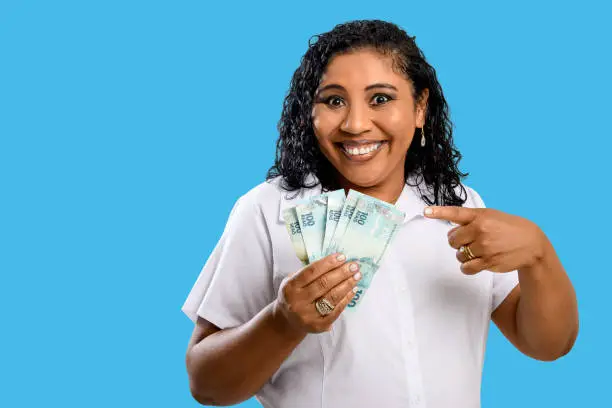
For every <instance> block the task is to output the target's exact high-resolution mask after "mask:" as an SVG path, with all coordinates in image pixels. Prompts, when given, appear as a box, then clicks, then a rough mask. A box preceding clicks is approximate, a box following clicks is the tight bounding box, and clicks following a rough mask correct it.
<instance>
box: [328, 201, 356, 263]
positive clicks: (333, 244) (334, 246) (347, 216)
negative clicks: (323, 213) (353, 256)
mask: <svg viewBox="0 0 612 408" xmlns="http://www.w3.org/2000/svg"><path fill="white" fill-rule="evenodd" d="M358 194H361V193H359V192H358V191H355V190H349V193H348V195H347V196H346V199H345V200H344V205H343V206H342V210H341V212H340V219H339V220H338V224H337V225H336V229H335V230H334V233H333V235H332V238H331V239H330V240H329V244H328V246H327V248H326V250H325V255H331V254H333V253H334V252H338V243H339V242H340V240H341V239H342V236H343V235H344V232H345V231H346V227H347V225H348V224H349V221H350V220H351V217H352V216H353V211H354V210H355V205H356V204H357V199H358V198H359V196H358Z"/></svg>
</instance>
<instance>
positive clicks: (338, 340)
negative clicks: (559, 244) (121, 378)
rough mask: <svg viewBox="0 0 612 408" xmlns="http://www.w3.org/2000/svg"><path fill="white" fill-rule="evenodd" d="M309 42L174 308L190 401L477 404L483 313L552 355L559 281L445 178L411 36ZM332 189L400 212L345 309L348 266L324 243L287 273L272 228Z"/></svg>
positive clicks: (378, 24) (520, 227) (536, 352)
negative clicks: (244, 187)
mask: <svg viewBox="0 0 612 408" xmlns="http://www.w3.org/2000/svg"><path fill="white" fill-rule="evenodd" d="M317 37H318V38H317V41H316V42H314V43H312V44H310V45H309V48H308V50H307V51H306V54H305V56H304V58H302V61H301V65H300V66H299V67H298V69H297V70H296V71H295V73H294V75H293V78H292V81H291V85H290V90H289V92H288V94H287V97H286V98H285V101H284V106H283V111H282V116H281V120H280V122H279V126H278V130H279V133H280V135H279V139H278V143H277V152H276V158H275V162H274V165H273V166H272V167H271V168H270V170H269V172H268V174H267V180H266V181H265V182H262V183H261V184H260V185H258V186H256V187H255V188H253V189H252V190H251V191H249V192H247V193H246V194H244V195H243V196H242V197H241V198H240V199H239V200H238V202H237V203H236V204H235V206H234V209H233V210H232V212H231V215H230V217H229V220H228V223H227V226H226V229H225V231H224V233H223V235H222V237H221V239H220V240H219V243H218V245H217V246H216V247H215V249H214V251H213V253H212V254H211V255H210V258H209V260H208V261H207V263H206V265H205V266H204V268H203V269H202V272H201V273H200V276H199V278H198V280H197V281H196V283H195V285H194V287H193V289H192V290H191V292H190V293H189V296H188V297H187V300H186V301H185V304H184V306H183V311H184V312H185V313H186V314H187V316H189V318H190V319H191V320H192V321H193V322H194V323H196V327H195V329H194V331H193V334H192V338H191V341H190V342H189V346H188V351H187V369H188V372H189V378H190V386H191V391H192V394H193V396H194V398H196V399H197V400H198V401H200V402H202V403H204V404H214V405H230V404H234V403H237V402H240V401H243V400H245V399H247V398H250V397H251V396H253V395H254V396H256V397H257V399H258V400H259V401H260V402H261V403H262V404H263V405H264V406H265V407H304V408H306V407H308V408H322V407H346V406H351V407H370V406H381V407H390V408H392V407H407V406H410V407H419V406H423V407H425V406H426V407H429V408H446V407H455V408H468V407H469V408H474V407H478V406H480V391H481V376H482V368H483V357H484V351H485V346H486V339H487V332H488V330H487V329H488V327H489V323H490V322H491V321H493V322H495V324H496V325H497V326H498V327H499V328H500V330H501V331H502V332H503V334H504V335H505V336H506V337H507V338H508V340H509V341H511V342H512V343H513V344H514V345H515V346H516V347H517V349H519V350H520V351H522V352H523V353H524V354H526V355H528V356H531V357H533V358H536V359H540V360H554V359H557V358H559V357H560V356H562V355H564V354H566V353H567V352H569V350H570V349H571V348H572V345H573V343H574V340H575V338H576V335H577V330H578V315H577V308H576V298H575V294H574V291H573V287H572V285H571V283H570V282H569V279H568V278H567V275H566V273H565V271H564V269H563V266H562V265H561V263H560V262H559V259H558V257H557V256H556V254H555V251H554V249H553V248H552V245H551V244H550V242H549V241H548V239H547V238H546V236H545V235H544V233H543V232H542V231H541V230H540V229H539V228H538V227H537V225H535V224H534V223H532V222H531V221H529V220H526V219H524V218H521V217H518V216H514V215H510V214H505V213H503V212H501V211H497V210H493V209H488V208H485V205H484V202H483V201H482V199H481V198H480V196H479V195H478V193H477V192H476V191H475V190H474V189H472V188H470V187H468V186H466V185H464V184H463V183H461V178H462V177H465V176H466V174H463V173H461V172H460V171H459V169H458V167H457V165H458V162H459V160H460V158H461V155H460V154H459V152H458V151H457V149H456V148H455V147H454V145H453V140H452V124H451V122H450V118H449V116H448V107H447V104H446V101H445V99H444V96H443V93H442V89H441V87H440V84H439V83H438V81H437V79H436V74H435V70H434V69H433V67H431V66H430V65H429V64H428V63H427V61H426V60H425V57H424V55H423V53H422V52H421V51H420V50H419V48H418V47H417V45H416V43H415V41H414V37H411V36H409V35H407V34H406V32H405V31H404V30H402V29H400V28H399V27H397V26H396V25H394V24H392V23H388V22H384V21H379V20H372V21H353V22H349V23H346V24H341V25H338V26H336V27H335V28H334V29H333V30H331V31H330V32H328V33H325V34H322V35H319V36H317ZM336 189H344V190H345V191H349V190H350V189H353V190H357V191H358V192H361V193H364V194H367V195H369V196H372V197H375V198H378V199H380V200H382V201H385V202H386V203H389V204H393V205H394V206H395V207H397V209H399V210H400V211H401V212H402V213H403V214H405V218H403V219H402V220H401V221H398V223H399V224H398V225H397V232H396V238H395V241H394V242H393V243H392V244H390V245H389V246H388V248H386V249H385V250H386V252H385V261H384V262H382V263H381V264H380V268H379V269H378V270H377V272H376V277H375V279H372V281H371V284H370V286H369V289H368V296H365V297H364V298H363V300H360V306H359V310H357V311H356V312H355V313H349V314H345V313H343V311H344V308H345V307H346V305H347V304H348V302H349V301H350V300H351V299H352V298H353V295H354V293H355V289H357V286H356V285H357V283H358V282H359V280H360V279H361V275H360V271H359V268H360V266H359V262H354V261H352V260H348V261H347V256H345V254H340V253H336V254H331V255H329V256H327V257H324V258H322V259H319V260H316V261H313V262H311V263H310V264H308V265H307V266H303V265H302V264H301V261H300V260H299V259H298V258H297V257H296V255H295V253H294V250H293V246H292V243H291V241H290V239H289V238H288V236H287V231H286V229H285V225H284V222H283V220H284V218H283V212H284V210H285V209H287V208H289V207H292V206H295V205H296V204H297V203H298V202H299V201H300V200H301V199H306V198H310V197H314V196H318V195H320V194H321V193H323V192H329V191H331V190H336ZM290 192H294V194H289V193H290ZM340 193H342V192H340ZM332 194H333V193H332ZM290 196H291V197H290ZM432 204H435V205H436V207H431V208H430V207H428V206H430V205H432ZM384 208H386V209H388V208H390V207H389V206H387V205H386V204H384ZM355 219H357V217H355ZM356 222H358V221H356ZM452 223H455V224H458V225H457V226H455V227H454V228H451V225H452ZM298 226H299V223H298ZM294 228H296V227H294ZM296 229H297V228H296ZM364 274H365V272H364ZM357 293H358V291H357ZM321 305H323V306H324V307H323V306H321Z"/></svg>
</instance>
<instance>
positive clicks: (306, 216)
mask: <svg viewBox="0 0 612 408" xmlns="http://www.w3.org/2000/svg"><path fill="white" fill-rule="evenodd" d="M295 212H296V214H297V218H298V222H299V223H300V229H301V231H302V237H303V238H304V245H305V246H306V253H307V254H308V261H309V262H310V263H312V262H314V261H316V260H319V259H321V258H322V257H323V239H324V238H325V220H326V218H327V195H325V194H322V195H319V196H316V197H312V198H311V199H309V200H308V201H307V202H306V203H304V204H298V205H297V206H296V207H295Z"/></svg>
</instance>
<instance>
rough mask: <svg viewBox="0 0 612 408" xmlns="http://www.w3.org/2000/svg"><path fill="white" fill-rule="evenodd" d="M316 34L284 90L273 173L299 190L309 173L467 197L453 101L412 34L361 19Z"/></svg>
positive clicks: (434, 198) (342, 182)
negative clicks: (451, 108) (452, 117)
mask: <svg viewBox="0 0 612 408" xmlns="http://www.w3.org/2000/svg"><path fill="white" fill-rule="evenodd" d="M315 38H316V39H317V41H316V42H314V43H311V45H310V47H309V49H308V51H306V54H305V55H304V58H303V59H302V64H301V66H300V67H299V68H298V69H297V70H296V71H295V74H294V76H293V78H292V81H291V87H290V90H289V93H288V95H287V97H286V98H285V103H284V107H283V112H282V116H281V120H280V122H279V126H278V129H279V132H280V137H279V139H278V145H277V156H276V161H275V163H274V166H273V167H272V168H271V169H270V171H269V172H268V177H267V178H268V180H271V179H273V178H274V177H276V176H278V175H282V176H283V183H284V187H285V188H286V189H288V190H297V189H301V188H307V187H309V185H308V182H307V180H308V179H309V176H310V175H311V174H312V175H314V176H316V177H317V179H318V180H319V181H320V182H321V185H322V187H323V189H324V190H332V189H336V188H340V186H345V187H348V188H356V187H358V188H362V189H364V192H365V193H366V194H369V195H372V196H376V197H377V198H381V199H383V200H386V201H390V202H393V201H394V200H395V199H397V197H398V196H399V194H400V192H401V189H402V186H403V184H404V183H401V182H400V183H398V181H399V180H404V182H409V183H411V182H412V181H411V179H412V180H414V182H415V183H414V184H415V185H417V184H422V186H425V185H426V186H427V187H429V188H428V189H423V190H422V198H423V199H424V200H425V201H426V202H427V203H428V204H447V205H461V204H463V203H464V202H465V198H462V197H461V194H457V189H456V188H457V187H458V188H459V192H460V193H461V190H462V187H461V183H460V179H461V178H462V177H465V176H467V173H462V172H460V171H459V169H458V163H459V161H460V159H461V154H460V153H459V151H458V150H457V149H456V148H455V146H454V144H453V138H452V127H453V126H452V122H451V121H450V117H449V115H448V106H447V103H446V100H445V98H444V94H443V92H442V88H441V86H440V84H439V83H438V80H437V77H436V73H435V69H434V68H433V67H432V66H431V65H429V64H428V63H427V61H426V59H425V56H424V54H423V52H422V51H421V50H420V49H419V48H418V47H417V45H416V42H415V37H411V36H408V35H407V34H406V32H405V31H404V30H402V29H400V28H399V27H397V26H396V25H394V24H392V23H387V22H381V21H355V22H351V23H347V24H340V25H338V26H336V27H335V28H334V30H332V31H331V32H329V33H325V34H322V35H318V36H315ZM389 186H394V187H392V188H391V189H390V190H389V189H388V187H389ZM426 190H430V191H426ZM463 193H465V192H463Z"/></svg>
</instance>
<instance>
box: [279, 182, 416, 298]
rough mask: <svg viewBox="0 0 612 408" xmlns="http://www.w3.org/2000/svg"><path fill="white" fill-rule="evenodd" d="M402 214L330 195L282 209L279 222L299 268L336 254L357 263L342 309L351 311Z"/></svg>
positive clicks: (368, 200) (358, 198) (359, 198)
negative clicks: (349, 297) (353, 284)
mask: <svg viewBox="0 0 612 408" xmlns="http://www.w3.org/2000/svg"><path fill="white" fill-rule="evenodd" d="M404 217H405V214H404V213H403V212H402V211H400V210H399V209H397V208H396V207H395V206H394V205H392V204H389V203H387V202H384V201H381V200H379V199H376V198H374V197H370V196H368V195H365V194H362V193H360V192H358V191H355V190H349V193H348V195H346V196H345V194H344V190H343V189H340V190H335V191H331V192H328V193H325V194H321V195H318V196H316V197H311V198H308V199H306V200H302V201H300V202H299V203H298V204H297V205H296V206H295V207H291V208H287V209H286V210H284V212H283V218H284V220H285V225H286V227H287V232H288V233H289V236H290V238H291V243H292V245H293V248H294V249H295V253H296V254H297V256H298V258H299V259H300V261H302V264H304V265H308V264H310V263H312V262H314V261H316V260H318V259H321V258H323V257H325V256H327V255H330V254H333V253H336V252H340V253H343V254H344V255H346V259H347V262H348V261H357V263H358V264H359V270H360V272H361V275H362V278H361V279H360V280H359V282H358V285H357V286H358V290H357V292H356V293H355V296H354V297H353V299H352V300H351V302H349V304H348V306H347V309H349V310H354V309H355V307H356V306H357V305H358V304H359V303H360V302H361V300H362V299H363V296H364V295H365V292H366V290H367V289H368V287H369V286H370V284H371V282H372V279H373V278H374V275H375V273H376V271H377V270H378V267H379V265H380V263H381V260H382V257H383V256H384V254H385V252H386V250H387V248H388V247H389V245H390V244H391V242H392V240H393V238H394V236H395V235H396V232H397V229H398V227H399V225H400V224H401V223H402V221H403V220H404Z"/></svg>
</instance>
